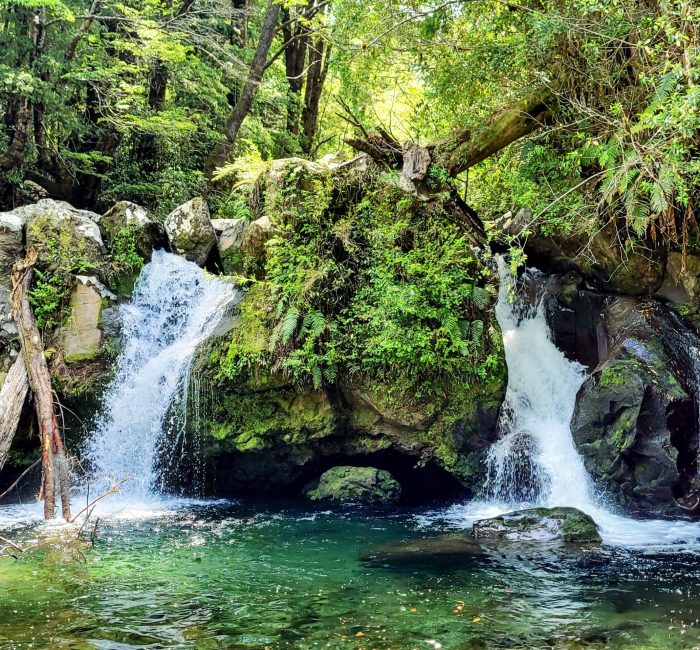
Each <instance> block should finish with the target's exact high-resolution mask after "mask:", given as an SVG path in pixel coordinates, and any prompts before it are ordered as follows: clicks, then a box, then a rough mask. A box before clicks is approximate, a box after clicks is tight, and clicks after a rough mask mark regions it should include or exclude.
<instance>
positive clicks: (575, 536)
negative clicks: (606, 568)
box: [473, 508, 601, 543]
mask: <svg viewBox="0 0 700 650" xmlns="http://www.w3.org/2000/svg"><path fill="white" fill-rule="evenodd" d="M473 531H474V537H475V538H476V539H479V540H481V539H495V540H508V541H513V542H568V543H598V542H600V541H601V538H600V534H599V533H598V527H597V526H596V524H595V522H594V521H593V519H592V518H591V517H590V516H589V515H587V514H586V513H585V512H581V511H580V510H577V509H576V508H530V509H528V510H518V511H516V512H509V513H507V514H504V515H500V516H498V517H492V518H491V519H481V520H479V521H475V522H474V526H473Z"/></svg>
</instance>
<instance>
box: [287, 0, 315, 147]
mask: <svg viewBox="0 0 700 650" xmlns="http://www.w3.org/2000/svg"><path fill="white" fill-rule="evenodd" d="M314 4H315V0H310V1H309V4H308V5H307V6H306V7H305V9H306V11H304V10H301V11H300V12H299V14H298V15H297V17H296V19H295V20H292V18H291V13H290V11H289V9H285V10H283V12H282V35H283V37H284V42H285V47H284V70H285V75H286V77H287V83H288V84H289V104H288V106H287V131H289V133H291V134H292V135H299V117H300V112H301V111H300V106H301V91H302V88H303V87H304V67H305V65H306V51H307V50H308V46H309V28H308V26H307V25H306V23H305V22H304V21H305V19H306V14H307V13H308V14H311V13H313V10H314Z"/></svg>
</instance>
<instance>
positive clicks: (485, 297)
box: [469, 285, 489, 310]
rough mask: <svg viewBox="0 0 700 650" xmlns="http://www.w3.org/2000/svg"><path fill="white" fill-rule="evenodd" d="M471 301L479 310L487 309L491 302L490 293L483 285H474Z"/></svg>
mask: <svg viewBox="0 0 700 650" xmlns="http://www.w3.org/2000/svg"><path fill="white" fill-rule="evenodd" d="M469 301H470V302H471V303H472V304H473V305H474V306H475V307H476V308H477V309H479V310H484V309H486V306H487V305H488V304H489V294H488V292H487V291H486V290H485V289H483V288H482V287H478V286H476V285H472V288H471V291H470V296H469Z"/></svg>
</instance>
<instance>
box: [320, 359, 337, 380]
mask: <svg viewBox="0 0 700 650" xmlns="http://www.w3.org/2000/svg"><path fill="white" fill-rule="evenodd" d="M323 378H324V379H325V380H326V383H328V384H332V383H334V382H335V380H336V379H337V378H338V366H336V365H335V364H333V365H331V366H328V367H327V368H324V370H323Z"/></svg>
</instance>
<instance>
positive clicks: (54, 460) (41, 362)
mask: <svg viewBox="0 0 700 650" xmlns="http://www.w3.org/2000/svg"><path fill="white" fill-rule="evenodd" d="M37 255H38V254H37V250H36V248H35V247H34V246H31V247H30V248H29V250H28V251H27V257H26V258H25V259H24V260H20V261H18V262H17V263H16V264H15V266H14V268H13V269H12V293H11V296H10V298H11V303H12V312H13V315H14V319H15V323H16V324H17V329H18V331H19V339H20V345H21V347H22V357H23V359H24V365H25V368H26V371H27V377H28V380H29V387H30V388H31V390H32V394H33V395H34V403H35V406H36V414H37V420H38V423H39V432H40V437H41V459H42V469H43V480H42V489H41V495H42V496H43V499H44V517H45V518H46V519H51V518H53V516H54V514H55V510H56V489H58V491H59V493H60V495H61V509H62V512H63V518H64V519H65V520H66V521H70V519H71V514H70V500H69V469H68V462H67V460H66V454H65V449H64V446H63V440H62V438H61V433H60V431H59V429H58V420H57V418H56V411H55V408H54V401H53V392H52V389H51V375H50V373H49V368H48V365H47V363H46V357H45V355H44V346H43V344H42V341H41V335H40V333H39V329H38V327H37V325H36V320H35V318H34V313H33V312H32V308H31V305H30V304H29V296H28V293H29V287H30V286H31V281H32V276H33V274H34V265H35V264H36V260H37Z"/></svg>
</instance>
